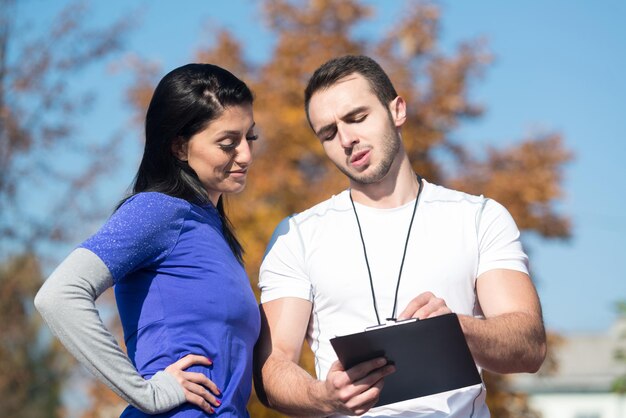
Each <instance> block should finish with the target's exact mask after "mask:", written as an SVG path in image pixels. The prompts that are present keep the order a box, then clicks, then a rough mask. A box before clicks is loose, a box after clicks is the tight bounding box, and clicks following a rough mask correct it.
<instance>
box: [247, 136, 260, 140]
mask: <svg viewBox="0 0 626 418" xmlns="http://www.w3.org/2000/svg"><path fill="white" fill-rule="evenodd" d="M257 139H259V136H258V135H250V136H247V137H246V141H256V140H257Z"/></svg>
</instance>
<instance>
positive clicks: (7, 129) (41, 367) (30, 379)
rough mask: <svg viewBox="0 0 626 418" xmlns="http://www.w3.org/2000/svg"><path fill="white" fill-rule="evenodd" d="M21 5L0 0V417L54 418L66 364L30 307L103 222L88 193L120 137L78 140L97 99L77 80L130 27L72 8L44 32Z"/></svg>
mask: <svg viewBox="0 0 626 418" xmlns="http://www.w3.org/2000/svg"><path fill="white" fill-rule="evenodd" d="M23 6H24V2H21V3H19V4H18V3H17V2H16V1H15V0H0V335H2V341H0V356H1V358H2V361H1V362H0V365H1V366H0V415H1V416H19V417H26V418H28V417H54V416H62V415H63V413H64V412H63V406H62V405H61V402H60V394H61V391H62V387H63V383H64V381H65V379H66V378H67V376H68V374H69V373H70V363H69V359H68V357H66V356H65V355H64V353H65V351H64V350H63V349H62V348H61V347H60V346H59V345H58V343H57V342H56V341H55V340H53V339H51V338H50V335H49V334H47V333H45V332H42V324H41V319H40V318H39V316H38V315H36V314H35V313H34V307H33V304H32V300H33V298H34V295H35V293H36V291H37V290H38V289H39V287H40V286H41V283H42V272H43V271H45V269H47V268H48V267H49V261H50V260H53V259H54V260H56V261H58V259H57V255H56V254H55V253H54V251H55V248H56V246H57V245H58V244H59V243H63V242H65V240H66V239H67V238H68V237H70V236H71V232H72V231H75V230H76V226H77V225H81V222H85V221H88V220H90V219H93V218H96V217H98V218H101V217H102V215H103V212H102V209H100V208H98V207H97V201H96V200H94V199H89V197H90V196H92V195H91V194H90V191H94V188H95V186H96V185H97V180H98V179H100V178H101V177H102V174H104V173H106V169H107V168H108V167H109V166H110V163H111V161H112V160H115V159H116V157H117V156H116V154H115V151H116V144H117V142H116V141H115V140H114V139H111V138H106V142H105V141H103V139H105V138H89V137H85V136H82V135H80V136H79V135H77V129H78V128H77V121H78V120H79V119H80V116H81V115H84V114H85V112H86V111H87V110H88V108H89V105H90V103H91V102H92V101H93V97H92V96H91V95H90V94H88V93H87V92H80V91H77V90H76V89H75V88H73V86H72V81H73V79H74V77H77V76H79V75H81V74H82V73H83V72H84V71H85V70H86V69H88V68H89V67H90V66H92V65H94V64H95V63H97V62H102V61H103V60H105V59H107V58H108V57H110V56H111V55H112V54H113V53H114V52H116V51H118V50H119V49H120V48H121V46H122V37H123V35H124V33H126V32H127V28H128V23H127V22H119V23H117V24H113V25H110V26H108V27H105V28H93V27H92V26H91V25H90V23H89V19H88V18H87V17H88V9H87V8H86V6H85V5H84V4H83V3H75V4H72V5H70V6H69V7H67V8H66V9H64V10H62V11H61V12H60V14H59V15H58V16H56V17H55V18H54V19H53V20H52V21H51V23H50V25H49V26H46V27H41V28H40V27H36V26H35V24H34V23H33V22H32V20H31V19H30V18H31V17H32V16H25V15H24V9H23ZM77 162H80V163H77Z"/></svg>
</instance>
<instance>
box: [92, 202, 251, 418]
mask: <svg viewBox="0 0 626 418" xmlns="http://www.w3.org/2000/svg"><path fill="white" fill-rule="evenodd" d="M81 247H84V248H86V249H88V250H90V251H92V252H93V253H95V254H96V255H97V256H98V257H100V259H102V261H103V262H104V263H105V264H106V266H107V267H108V268H109V271H110V272H111V274H112V275H113V280H114V282H115V297H116V301H117V306H118V310H119V314H120V318H121V321H122V326H123V328H124V340H125V342H126V348H127V351H128V356H129V357H130V359H131V361H132V362H133V364H134V365H135V367H136V368H137V370H138V371H139V373H140V374H141V375H142V376H143V377H144V378H146V379H149V378H150V377H151V376H152V375H154V374H155V373H156V372H158V371H159V370H163V369H165V368H166V367H167V366H169V365H170V364H172V363H174V362H175V361H177V360H179V359H180V358H182V357H184V356H186V355H187V354H198V355H203V356H206V357H208V358H210V359H211V360H212V361H213V365H212V366H210V367H206V366H192V367H191V368H189V369H187V371H193V372H200V373H203V374H205V375H206V376H207V377H208V378H209V379H211V380H212V381H213V382H215V384H216V385H217V387H218V388H219V389H220V391H221V392H222V394H221V396H219V397H218V399H219V400H220V402H221V403H222V404H221V406H219V407H216V408H214V409H215V414H212V415H210V416H212V417H213V416H220V417H247V416H248V412H247V409H246V405H247V403H248V399H249V397H250V391H251V385H252V351H253V347H254V344H255V342H256V340H257V338H258V335H259V329H260V318H259V309H258V305H257V302H256V299H255V297H254V293H253V292H252V289H251V287H250V283H249V281H248V276H247V274H246V272H245V270H244V268H243V266H242V265H241V264H240V263H239V262H238V261H237V259H236V258H235V256H234V255H233V252H232V251H231V249H230V247H229V246H228V244H227V242H226V239H225V238H224V234H223V232H222V222H221V219H220V216H219V213H218V212H217V210H216V209H215V207H214V206H213V205H210V204H209V205H206V206H199V205H195V204H192V203H189V202H187V201H186V200H183V199H178V198H174V197H171V196H168V195H165V194H162V193H156V192H147V193H139V194H137V195H135V196H133V197H131V198H130V199H128V200H127V201H126V202H124V204H123V205H122V206H121V207H120V208H119V209H118V210H117V211H116V212H115V213H114V214H113V215H112V217H111V218H110V219H109V220H108V222H107V223H106V224H105V225H104V226H103V227H102V229H101V230H100V231H99V232H98V233H97V234H96V235H94V236H93V237H91V238H90V239H88V240H87V241H85V242H84V243H83V244H82V245H81ZM144 416H148V415H146V414H144V413H142V412H141V411H139V410H137V409H136V408H134V407H132V406H129V407H128V408H126V410H125V411H124V412H123V414H122V417H124V418H128V417H144ZM153 416H154V415H153ZM158 416H159V417H176V418H183V417H185V418H191V417H205V416H208V415H207V414H205V413H204V412H203V411H202V410H200V409H199V408H197V407H195V406H193V405H191V404H189V403H185V404H183V405H181V406H180V407H178V408H176V409H173V410H172V411H169V412H167V413H164V414H160V415H158Z"/></svg>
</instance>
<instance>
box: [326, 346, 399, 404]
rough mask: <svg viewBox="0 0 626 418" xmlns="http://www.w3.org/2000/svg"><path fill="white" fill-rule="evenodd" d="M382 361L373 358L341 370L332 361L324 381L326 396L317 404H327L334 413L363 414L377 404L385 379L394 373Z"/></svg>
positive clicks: (339, 366) (337, 363) (392, 368)
mask: <svg viewBox="0 0 626 418" xmlns="http://www.w3.org/2000/svg"><path fill="white" fill-rule="evenodd" d="M395 370H396V369H395V366H393V365H391V364H389V365H388V364H387V360H386V359H385V358H376V359H373V360H369V361H365V362H363V363H360V364H357V365H356V366H354V367H352V368H350V369H348V370H344V369H343V367H342V366H341V363H339V362H338V361H336V362H334V363H333V364H332V366H331V367H330V370H329V371H328V375H327V376H326V381H325V382H324V389H325V393H324V395H323V396H322V399H321V400H320V401H322V402H329V403H330V404H331V405H332V409H333V410H334V411H335V412H338V413H341V414H344V415H362V414H364V413H365V412H367V411H369V410H370V408H372V407H373V406H374V404H375V403H376V402H377V401H378V397H379V396H380V391H381V390H382V388H383V385H384V380H383V378H384V377H385V376H388V375H390V374H391V373H393V372H395Z"/></svg>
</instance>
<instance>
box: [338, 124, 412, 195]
mask: <svg viewBox="0 0 626 418" xmlns="http://www.w3.org/2000/svg"><path fill="white" fill-rule="evenodd" d="M390 122H391V121H390ZM401 141H402V139H401V138H400V135H399V134H398V132H397V131H396V130H395V129H394V128H391V127H390V128H389V129H388V130H387V131H386V132H385V134H384V141H383V146H382V149H381V151H382V152H383V154H382V160H381V161H380V163H379V164H378V167H376V169H375V170H374V171H373V172H371V173H368V174H363V175H359V174H358V173H356V174H355V173H352V172H350V171H349V170H348V168H347V167H343V166H337V168H339V170H340V171H341V172H342V173H343V174H345V175H346V176H347V177H348V178H349V179H350V180H351V181H352V182H353V183H356V184H361V185H367V184H373V183H378V182H379V181H381V180H382V179H383V178H385V176H386V175H387V173H389V170H390V169H391V166H392V165H393V162H394V160H395V158H396V156H397V154H398V151H399V150H400V142H401Z"/></svg>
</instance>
